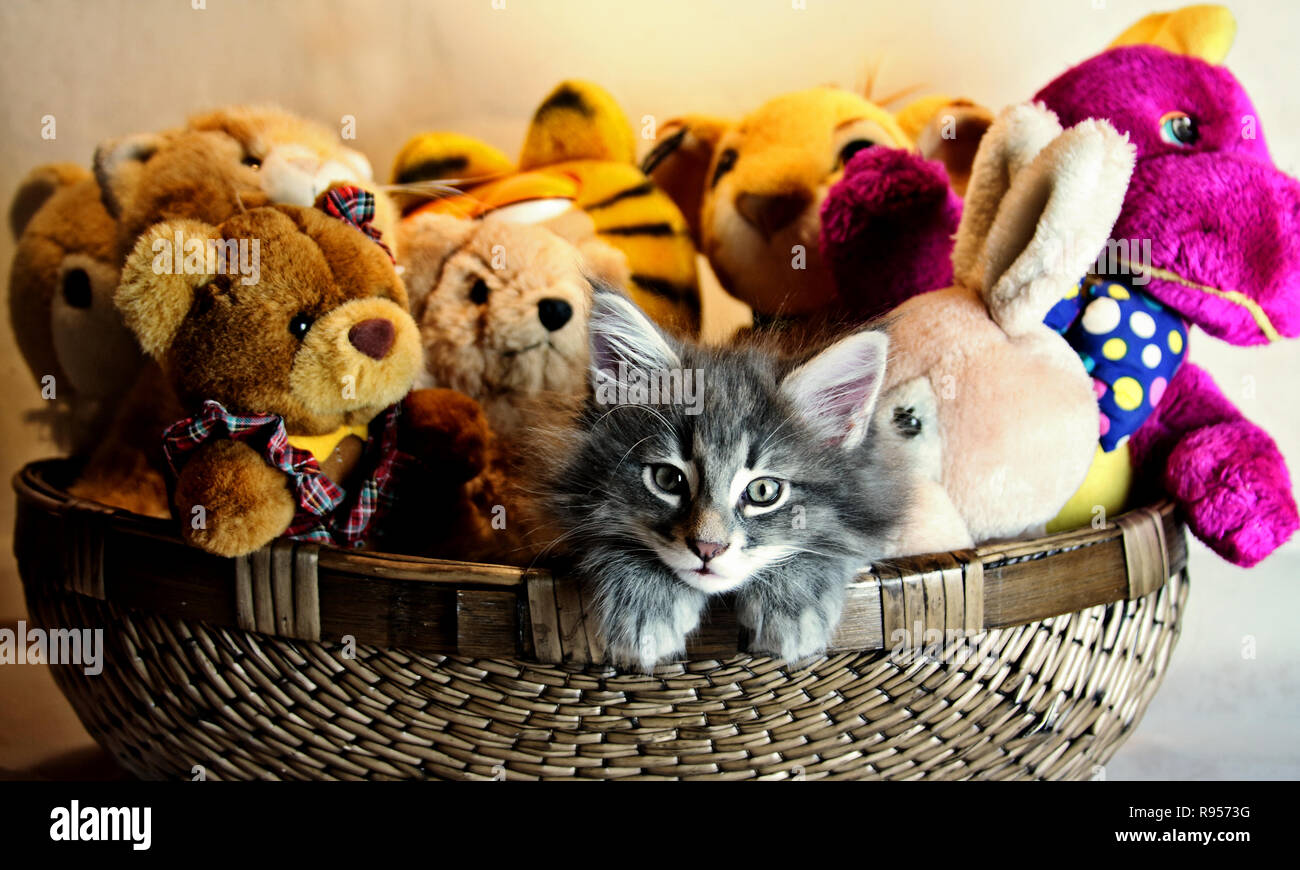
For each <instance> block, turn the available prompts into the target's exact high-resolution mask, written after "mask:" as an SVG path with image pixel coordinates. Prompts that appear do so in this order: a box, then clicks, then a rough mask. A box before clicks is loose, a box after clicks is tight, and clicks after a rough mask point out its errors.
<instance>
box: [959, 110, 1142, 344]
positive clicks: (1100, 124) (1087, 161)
mask: <svg viewBox="0 0 1300 870" xmlns="http://www.w3.org/2000/svg"><path fill="white" fill-rule="evenodd" d="M1133 159H1134V152H1133V146H1132V145H1130V144H1129V141H1128V137H1126V136H1123V135H1121V134H1119V133H1118V132H1116V130H1115V128H1114V127H1112V126H1111V125H1110V124H1109V123H1107V122H1106V121H1101V120H1096V119H1089V120H1087V121H1083V122H1081V123H1079V124H1076V125H1075V126H1074V127H1071V128H1070V129H1069V130H1067V131H1065V132H1064V133H1062V134H1061V135H1060V136H1058V137H1057V138H1056V139H1055V140H1053V141H1052V142H1051V144H1049V145H1048V146H1047V147H1046V148H1044V149H1043V150H1042V151H1041V152H1039V154H1038V156H1037V157H1035V158H1034V160H1033V162H1032V163H1031V164H1030V165H1029V166H1027V167H1025V168H1024V169H1023V170H1021V171H1020V172H1019V173H1016V174H1015V176H1014V178H1013V179H1012V182H1011V187H1010V189H1009V190H1008V191H1007V194H1006V196H1005V197H1004V198H1003V200H1002V203H1001V205H999V207H998V211H997V216H996V217H995V218H994V220H993V225H992V227H991V228H990V229H989V235H988V239H987V240H986V242H985V245H984V256H983V263H984V276H983V280H982V282H981V283H980V285H979V286H980V290H981V293H982V295H983V297H984V301H985V304H986V305H988V308H989V314H990V316H991V317H992V318H993V320H994V321H996V322H997V324H998V325H999V326H1001V327H1002V329H1003V331H1005V332H1006V333H1007V334H1008V335H1022V334H1024V333H1026V332H1028V331H1029V330H1032V329H1037V328H1041V326H1042V322H1043V318H1044V317H1046V316H1047V312H1048V311H1049V310H1051V308H1052V306H1053V305H1055V304H1056V302H1057V301H1058V300H1059V299H1060V298H1061V296H1062V295H1063V294H1064V293H1065V292H1066V291H1067V290H1068V289H1069V288H1070V287H1071V286H1073V285H1074V284H1077V283H1078V281H1079V279H1080V278H1082V277H1083V276H1084V275H1085V274H1086V273H1087V271H1088V268H1089V266H1090V265H1091V264H1092V263H1093V262H1094V261H1095V260H1096V259H1097V256H1098V254H1100V253H1101V251H1102V250H1103V249H1104V248H1105V245H1106V240H1107V238H1109V236H1110V231H1111V228H1112V227H1113V226H1114V225H1115V219H1116V218H1117V217H1119V213H1120V208H1121V207H1122V206H1123V204H1124V195H1125V193H1126V192H1127V191H1128V182H1129V176H1130V175H1131V174H1132V172H1133Z"/></svg>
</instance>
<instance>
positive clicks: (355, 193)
mask: <svg viewBox="0 0 1300 870" xmlns="http://www.w3.org/2000/svg"><path fill="white" fill-rule="evenodd" d="M320 207H321V209H322V210H323V211H324V212H325V213H326V214H327V215H330V216H331V217H336V218H338V219H339V220H341V221H345V222H347V223H350V224H352V226H354V227H356V228H357V229H359V230H361V232H363V233H365V234H366V235H367V236H369V237H370V238H371V239H372V240H373V241H374V243H375V244H376V245H379V247H381V248H383V249H384V253H385V254H387V255H388V259H390V260H393V262H397V260H396V259H395V258H394V257H393V252H392V251H390V250H389V249H388V245H385V244H384V242H383V233H381V232H379V230H377V229H375V227H374V225H373V224H372V221H373V220H374V219H375V195H374V194H373V193H371V192H370V191H368V190H362V189H361V188H359V187H342V186H341V187H334V188H331V189H330V190H328V191H326V193H325V199H324V201H322V202H321V204H320Z"/></svg>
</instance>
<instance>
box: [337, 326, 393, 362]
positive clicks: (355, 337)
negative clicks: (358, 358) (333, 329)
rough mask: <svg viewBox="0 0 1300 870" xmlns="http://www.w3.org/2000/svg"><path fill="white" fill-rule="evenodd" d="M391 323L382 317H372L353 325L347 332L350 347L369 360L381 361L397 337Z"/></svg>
mask: <svg viewBox="0 0 1300 870" xmlns="http://www.w3.org/2000/svg"><path fill="white" fill-rule="evenodd" d="M396 333H397V330H395V329H393V322H392V321H391V320H386V319H384V318H382V317H372V318H370V319H369V320H363V321H361V322H360V323H357V324H354V325H353V327H352V328H351V329H349V330H348V341H350V342H352V346H353V347H355V348H356V349H357V350H359V351H361V352H362V353H364V354H365V355H366V356H368V357H370V358H371V359H383V358H384V357H386V356H388V351H389V350H390V349H391V348H392V346H393V339H394V338H396V337H397V335H396Z"/></svg>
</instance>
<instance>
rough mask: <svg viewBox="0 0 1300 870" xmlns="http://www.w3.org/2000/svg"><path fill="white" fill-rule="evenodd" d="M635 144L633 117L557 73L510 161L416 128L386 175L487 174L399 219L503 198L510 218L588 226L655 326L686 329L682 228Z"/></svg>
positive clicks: (483, 210)
mask: <svg viewBox="0 0 1300 870" xmlns="http://www.w3.org/2000/svg"><path fill="white" fill-rule="evenodd" d="M634 151H635V139H634V136H633V131H632V127H631V125H630V124H629V123H628V120H627V116H626V115H624V114H623V111H622V109H620V108H619V106H618V104H617V103H616V102H615V101H614V99H613V97H611V96H610V95H609V94H608V93H606V92H605V91H604V90H603V89H602V88H600V87H598V86H596V85H594V84H592V83H590V82H581V81H566V82H562V83H561V84H560V85H559V86H558V87H557V88H555V90H554V91H552V92H551V94H550V96H548V97H547V98H546V99H545V100H544V101H543V102H542V105H541V106H540V107H539V108H538V110H537V112H536V113H535V114H534V116H533V121H532V124H531V126H530V127H529V131H528V135H527V138H526V140H525V142H524V147H523V151H522V153H521V155H520V159H519V164H518V168H516V167H514V166H512V165H511V164H510V163H509V162H508V161H507V160H506V159H505V158H504V156H502V155H501V154H500V152H499V151H496V149H494V148H492V147H491V146H489V145H484V144H483V143H481V142H478V141H476V140H474V139H471V138H469V137H466V136H462V135H460V134H454V133H424V134H421V135H419V136H416V137H415V138H414V139H412V140H411V141H409V142H407V143H406V145H405V146H404V147H403V148H402V151H401V154H399V156H398V158H397V162H396V164H395V165H394V167H393V178H394V181H396V182H398V183H401V184H406V185H413V186H418V185H419V184H420V183H426V184H433V183H436V182H438V181H444V180H446V179H448V178H460V179H464V178H479V177H482V176H484V175H494V176H496V177H495V178H493V179H492V180H490V181H487V182H484V183H482V184H469V185H461V186H460V192H459V193H457V192H456V191H454V190H449V191H447V194H448V195H447V196H444V197H442V198H440V199H436V200H433V201H430V202H426V203H425V204H423V205H419V206H417V207H415V208H414V210H408V220H409V218H410V215H412V214H416V213H425V212H433V213H438V214H451V215H455V216H458V217H464V218H481V217H485V216H487V215H488V214H493V213H498V214H502V216H504V213H503V210H504V209H507V208H509V209H511V212H510V219H511V220H515V221H524V222H529V223H541V224H543V225H545V226H547V228H548V229H551V230H553V231H555V232H557V233H559V234H560V235H561V236H563V237H564V238H566V239H567V240H568V241H570V242H573V243H574V244H580V243H582V242H584V241H585V239H586V237H588V236H590V235H592V234H593V233H594V234H595V237H596V238H597V239H599V240H600V241H602V242H604V243H606V244H607V245H609V246H610V247H612V248H614V249H616V250H618V251H621V252H622V253H623V254H624V255H625V256H626V257H627V265H628V272H629V275H630V278H629V283H628V287H627V288H626V289H627V290H628V292H629V294H630V295H631V296H632V298H633V299H634V300H635V301H636V303H637V304H638V305H639V306H641V308H642V309H644V310H645V311H646V313H647V314H649V315H650V316H651V318H653V319H654V320H655V321H656V322H657V323H659V324H660V325H661V326H664V327H666V328H668V329H670V330H673V331H675V332H681V333H684V334H687V335H694V334H696V333H697V332H698V331H699V326H700V296H699V286H698V278H697V275H696V269H695V246H694V243H693V242H692V240H691V233H690V228H689V226H688V225H687V222H686V219H685V218H684V217H683V216H682V213H681V211H680V210H679V209H678V207H677V206H676V205H675V204H674V202H673V200H672V199H670V198H669V197H668V196H667V195H665V193H664V192H663V191H662V190H660V189H659V188H658V187H657V186H655V184H653V183H652V182H651V180H650V179H649V178H648V177H647V176H646V175H645V174H644V173H643V172H642V171H641V170H640V169H638V168H637V166H636V165H635V163H634V160H635V153H634ZM465 167H467V168H468V169H469V170H471V171H466V169H465ZM502 176H504V177H502ZM565 200H568V201H569V202H570V203H571V205H572V207H570V208H566V207H565V205H564V201H565ZM575 213H576V217H577V218H579V219H575ZM584 216H585V219H582V218H584Z"/></svg>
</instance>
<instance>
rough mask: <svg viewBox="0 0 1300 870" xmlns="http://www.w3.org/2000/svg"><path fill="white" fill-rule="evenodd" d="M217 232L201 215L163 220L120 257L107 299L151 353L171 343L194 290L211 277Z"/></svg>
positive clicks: (156, 353)
mask: <svg viewBox="0 0 1300 870" xmlns="http://www.w3.org/2000/svg"><path fill="white" fill-rule="evenodd" d="M220 238H221V234H220V233H219V232H218V231H217V228H216V227H214V226H212V225H210V224H205V223H202V222H201V221H192V220H177V221H167V222H165V223H160V224H154V225H153V226H152V227H150V228H149V229H148V230H147V231H146V232H145V233H144V234H143V235H141V236H140V238H139V239H137V240H136V243H135V248H134V249H133V250H132V251H131V254H130V255H129V256H128V257H127V258H126V263H125V264H124V265H123V267H122V279H121V282H120V283H119V284H118V286H117V292H116V293H115V294H114V296H113V304H114V305H116V306H117V310H118V311H120V312H121V313H122V320H123V322H124V323H126V326H127V328H128V329H130V330H131V332H132V333H134V334H135V337H136V340H137V341H138V342H139V343H140V348H141V350H143V351H144V352H145V353H146V354H148V355H149V356H151V357H153V358H154V359H161V358H162V356H163V355H164V354H165V353H166V352H167V348H169V347H170V346H171V343H172V339H174V338H175V337H176V331H177V330H178V329H180V325H181V322H182V321H183V320H184V319H185V317H186V315H188V314H189V311H190V307H191V306H192V305H193V303H194V294H195V291H196V290H197V289H198V288H199V287H202V286H203V285H205V284H207V283H208V282H210V281H211V280H212V278H213V277H214V274H213V273H212V272H210V271H209V268H210V267H211V266H213V265H214V264H215V262H216V259H217V258H216V257H215V256H209V252H214V251H215V247H214V246H213V244H212V242H214V241H216V240H219V239H220Z"/></svg>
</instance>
